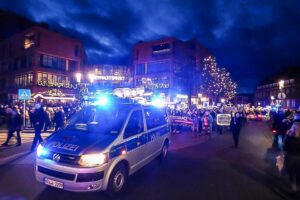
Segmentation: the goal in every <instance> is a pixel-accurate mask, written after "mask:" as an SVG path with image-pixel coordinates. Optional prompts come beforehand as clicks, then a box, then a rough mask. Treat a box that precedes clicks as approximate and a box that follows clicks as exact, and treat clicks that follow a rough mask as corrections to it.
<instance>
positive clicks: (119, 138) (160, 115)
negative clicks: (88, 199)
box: [35, 99, 171, 195]
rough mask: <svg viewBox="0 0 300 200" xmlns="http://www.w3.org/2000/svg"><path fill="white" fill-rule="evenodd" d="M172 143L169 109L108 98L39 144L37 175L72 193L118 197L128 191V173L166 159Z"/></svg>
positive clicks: (49, 183) (48, 182) (82, 112)
mask: <svg viewBox="0 0 300 200" xmlns="http://www.w3.org/2000/svg"><path fill="white" fill-rule="evenodd" d="M170 142H171V140H170V131H169V129H168V126H167V123H166V119H165V113H164V111H163V109H160V108H158V107H155V106H143V105H139V104H111V105H110V104H109V103H107V100H105V99H102V100H101V101H100V102H99V104H98V105H90V106H86V107H84V108H83V109H81V111H79V112H78V113H76V114H75V115H74V116H73V117H72V118H71V119H70V121H69V123H68V125H67V126H66V127H65V128H64V129H62V130H59V131H57V132H56V133H54V134H53V135H51V136H50V137H48V138H47V139H46V140H45V141H44V142H43V143H41V144H40V145H39V146H38V148H37V154H36V164H35V175H36V179H37V180H38V181H39V182H42V183H44V184H46V185H49V186H52V187H56V188H60V189H64V190H68V191H75V192H87V191H106V192H107V193H108V194H111V195H114V194H117V193H120V192H121V191H123V190H124V186H125V185H126V182H127V178H128V176H130V175H132V174H133V173H134V172H136V171H137V170H138V169H140V168H141V167H143V166H144V165H146V164H147V163H149V162H150V161H152V160H153V159H155V158H157V157H159V158H160V159H164V158H165V157H166V155H167V152H168V146H169V145H170Z"/></svg>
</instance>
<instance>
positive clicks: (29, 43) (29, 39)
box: [24, 33, 35, 49]
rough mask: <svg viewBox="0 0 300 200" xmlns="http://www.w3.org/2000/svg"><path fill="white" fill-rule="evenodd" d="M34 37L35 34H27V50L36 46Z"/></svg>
mask: <svg viewBox="0 0 300 200" xmlns="http://www.w3.org/2000/svg"><path fill="white" fill-rule="evenodd" d="M34 36H35V35H34V33H27V34H26V35H25V42H24V48H25V49H28V48H30V47H32V46H34V45H35V41H34V38H35V37H34Z"/></svg>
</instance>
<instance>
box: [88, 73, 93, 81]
mask: <svg viewBox="0 0 300 200" xmlns="http://www.w3.org/2000/svg"><path fill="white" fill-rule="evenodd" d="M88 77H89V79H90V82H91V83H93V82H94V80H95V75H94V74H92V73H90V74H89V75H88Z"/></svg>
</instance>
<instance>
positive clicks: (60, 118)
mask: <svg viewBox="0 0 300 200" xmlns="http://www.w3.org/2000/svg"><path fill="white" fill-rule="evenodd" d="M64 120H65V116H64V111H63V109H62V108H58V110H57V112H56V113H55V114H54V123H55V131H57V130H58V129H59V128H62V127H63V126H64Z"/></svg>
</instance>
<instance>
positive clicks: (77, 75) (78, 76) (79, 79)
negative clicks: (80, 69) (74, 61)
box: [75, 73, 82, 83]
mask: <svg viewBox="0 0 300 200" xmlns="http://www.w3.org/2000/svg"><path fill="white" fill-rule="evenodd" d="M75 76H76V81H77V82H78V83H80V82H81V76H82V74H81V73H76V74H75Z"/></svg>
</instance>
